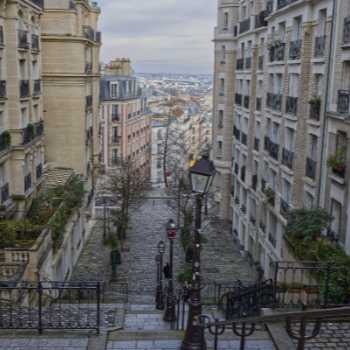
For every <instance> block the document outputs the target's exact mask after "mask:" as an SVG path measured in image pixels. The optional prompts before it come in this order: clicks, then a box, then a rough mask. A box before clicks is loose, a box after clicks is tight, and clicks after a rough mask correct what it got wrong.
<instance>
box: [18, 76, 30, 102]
mask: <svg viewBox="0 0 350 350" xmlns="http://www.w3.org/2000/svg"><path fill="white" fill-rule="evenodd" d="M19 84H20V85H19V96H20V98H27V97H29V80H21V81H20V83H19Z"/></svg>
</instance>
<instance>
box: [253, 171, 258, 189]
mask: <svg viewBox="0 0 350 350" xmlns="http://www.w3.org/2000/svg"><path fill="white" fill-rule="evenodd" d="M257 186H258V175H253V176H252V189H253V190H254V191H256V189H257Z"/></svg>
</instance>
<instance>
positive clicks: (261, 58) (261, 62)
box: [258, 56, 264, 70]
mask: <svg viewBox="0 0 350 350" xmlns="http://www.w3.org/2000/svg"><path fill="white" fill-rule="evenodd" d="M258 69H259V70H263V69H264V56H259V58H258Z"/></svg>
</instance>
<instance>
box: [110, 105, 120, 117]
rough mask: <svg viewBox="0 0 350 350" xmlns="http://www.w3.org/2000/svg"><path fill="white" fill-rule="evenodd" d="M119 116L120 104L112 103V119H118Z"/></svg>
mask: <svg viewBox="0 0 350 350" xmlns="http://www.w3.org/2000/svg"><path fill="white" fill-rule="evenodd" d="M118 118H119V105H112V119H113V120H116V119H118Z"/></svg>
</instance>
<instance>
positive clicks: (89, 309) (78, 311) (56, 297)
mask: <svg viewBox="0 0 350 350" xmlns="http://www.w3.org/2000/svg"><path fill="white" fill-rule="evenodd" d="M100 298H101V287H100V284H99V283H98V282H97V283H95V282H77V283H74V282H46V281H45V282H21V283H15V282H0V329H35V330H37V331H38V332H39V333H40V334H41V333H42V332H43V331H44V330H49V329H71V330H74V329H77V330H78V329H79V330H96V332H97V333H99V329H100Z"/></svg>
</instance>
